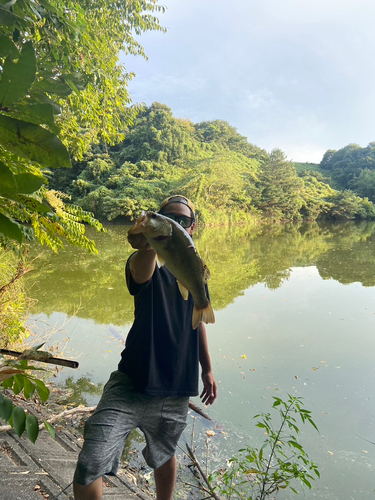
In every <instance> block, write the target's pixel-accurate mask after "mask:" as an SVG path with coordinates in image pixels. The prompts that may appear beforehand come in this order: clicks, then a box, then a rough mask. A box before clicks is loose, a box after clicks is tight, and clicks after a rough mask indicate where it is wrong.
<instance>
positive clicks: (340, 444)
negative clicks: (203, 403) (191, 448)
mask: <svg viewBox="0 0 375 500" xmlns="http://www.w3.org/2000/svg"><path fill="white" fill-rule="evenodd" d="M126 231H127V228H125V227H110V228H109V232H108V234H107V235H106V234H104V235H96V234H93V236H94V237H95V238H96V241H97V244H98V247H99V250H100V254H99V256H90V255H87V254H86V253H84V252H83V251H80V250H77V249H74V248H69V249H67V250H66V251H65V252H63V253H60V254H59V255H51V254H50V253H48V252H46V253H45V254H44V255H43V256H42V257H41V258H40V259H39V260H38V261H36V270H35V272H34V273H33V275H30V278H29V281H28V283H29V286H30V293H31V294H33V296H34V297H35V299H37V300H38V301H37V302H36V303H35V304H34V305H33V311H32V312H33V313H34V316H33V319H35V317H36V316H37V315H38V314H39V315H41V316H42V317H43V318H42V319H43V320H44V321H45V322H46V324H49V325H51V324H54V325H57V324H65V323H64V318H65V317H66V316H68V317H69V316H71V315H72V314H73V313H74V312H75V310H76V308H77V307H78V306H79V305H80V306H81V308H80V309H79V310H78V311H77V312H76V316H75V317H74V318H71V320H70V322H69V323H68V324H65V327H64V329H65V330H66V331H65V332H61V335H60V334H59V335H60V337H61V339H65V337H67V338H70V342H69V344H68V346H67V347H66V350H65V351H64V354H65V356H62V357H70V358H73V359H77V360H78V361H79V363H80V369H79V370H77V371H75V372H73V373H72V372H71V371H65V372H60V373H59V382H60V383H61V382H62V381H64V380H66V379H67V377H68V378H70V377H71V376H72V375H73V377H74V378H75V379H78V380H82V382H81V383H80V384H79V388H78V389H77V392H76V396H75V397H76V398H83V399H84V400H85V401H86V402H87V403H88V404H89V405H93V404H95V403H96V402H97V399H98V397H99V396H98V395H97V394H96V393H95V391H94V389H92V390H93V391H94V393H90V387H89V385H90V383H89V382H88V381H91V382H92V383H93V384H95V388H97V389H98V390H99V387H100V386H99V384H101V383H103V382H105V381H106V380H107V378H108V376H109V373H110V372H111V371H112V370H113V369H115V368H116V366H117V363H118V361H119V357H120V352H121V350H122V348H123V341H122V339H121V337H122V338H126V334H127V330H128V328H129V326H130V322H131V320H132V316H133V312H132V311H133V303H132V298H131V297H130V296H129V294H128V293H127V291H126V286H125V280H124V276H123V273H124V265H125V262H126V259H127V256H128V255H129V254H130V252H131V251H132V250H131V248H130V247H129V245H128V244H127V242H126ZM374 234H375V223H373V222H371V223H366V222H362V223H353V222H350V223H336V224H328V223H325V224H316V223H314V224H303V225H300V226H296V225H289V226H282V225H279V226H274V227H261V228H258V229H257V230H255V229H254V228H247V227H232V228H212V229H211V228H210V229H207V230H205V231H201V232H199V233H198V234H197V238H196V242H197V247H198V250H199V252H200V254H201V255H202V257H203V258H204V259H205V260H206V262H207V264H208V266H209V267H210V269H211V273H212V279H211V280H210V292H211V297H212V301H213V305H214V308H215V309H216V319H217V321H216V323H215V324H214V325H209V328H208V332H209V343H210V352H211V358H212V364H213V367H214V372H215V375H216V378H217V381H218V384H219V398H218V400H217V402H216V403H215V405H213V407H212V408H210V409H209V410H208V411H209V413H210V416H211V417H213V419H214V421H215V422H214V425H216V424H220V425H222V426H224V427H223V429H224V431H225V433H224V434H222V433H221V432H219V430H218V432H217V433H216V435H215V437H214V439H213V440H212V443H213V445H214V444H215V445H216V446H217V447H218V451H217V454H218V457H219V458H220V463H225V458H226V457H228V456H230V455H231V454H232V453H234V452H236V451H237V450H238V449H239V448H240V447H243V445H248V444H249V443H250V444H251V443H253V444H255V445H259V444H260V441H261V439H262V434H261V433H259V432H258V431H259V429H258V431H254V426H253V422H252V416H253V415H255V414H256V413H259V412H262V411H269V410H270V408H271V406H272V403H273V399H272V396H273V395H275V396H278V397H282V398H283V399H286V397H287V394H293V395H298V396H302V397H303V398H304V399H305V403H306V407H307V408H308V409H310V410H312V411H313V417H314V421H315V422H316V423H317V425H318V427H319V429H320V431H321V434H320V435H319V436H318V437H317V436H316V434H315V433H312V434H309V433H308V431H307V432H306V431H304V435H303V440H304V441H303V444H304V447H305V449H306V450H307V451H308V452H309V455H310V456H311V458H312V459H313V460H315V461H316V462H318V463H319V465H320V467H321V472H322V479H321V481H319V484H317V485H315V486H314V488H313V490H312V491H311V492H310V493H308V494H306V495H305V497H304V498H308V499H309V500H310V499H312V498H317V497H318V498H324V499H329V500H336V499H337V498H355V499H356V500H357V499H359V498H368V496H369V494H370V493H371V492H372V491H373V489H374V486H375V483H374V481H373V479H372V477H373V474H372V472H371V471H372V470H373V469H374V467H375V455H374V453H375V452H374V450H375V449H374V447H373V445H371V444H370V443H369V442H368V441H371V442H373V441H374V436H375V429H374V418H375V406H374V398H373V388H374V384H375V367H374V360H373V353H374V351H375V336H374V334H373V332H374V320H375V288H372V287H373V286H375V279H374V269H375V266H373V263H374V259H375V237H374ZM33 283H35V284H33ZM343 285H345V286H343ZM36 313H38V314H36ZM59 335H54V337H53V342H56V341H57V340H58V339H59ZM67 349H71V352H67ZM87 377H89V378H87ZM63 383H65V382H63ZM70 384H71V386H72V387H73V386H74V380H72V381H71V382H70V380H69V382H68V385H69V387H70ZM87 389H89V390H87ZM80 390H81V392H79V391H80ZM196 402H197V403H198V400H196ZM191 420H192V419H191V417H189V421H191ZM202 425H204V423H203V424H202ZM215 430H216V429H215ZM195 434H196V436H197V442H198V444H199V445H200V449H201V450H204V449H205V442H206V440H207V434H206V432H205V429H204V428H200V427H198V426H197V427H196V429H195ZM183 439H186V440H187V441H188V442H189V440H190V435H186V436H185V437H184V438H183ZM305 445H306V446H305ZM132 446H133V445H132ZM134 446H135V447H136V448H137V447H139V448H141V447H142V444H141V443H136V445H134ZM127 451H128V450H127ZM220 453H221V454H222V455H220ZM133 456H134V454H132V453H128V455H127V460H130V459H132V457H133ZM282 498H283V499H284V500H285V499H288V500H289V496H285V494H284V493H283V497H282Z"/></svg>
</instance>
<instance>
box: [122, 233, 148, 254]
mask: <svg viewBox="0 0 375 500" xmlns="http://www.w3.org/2000/svg"><path fill="white" fill-rule="evenodd" d="M128 242H129V243H130V244H131V246H132V247H133V248H135V249H136V250H151V246H150V244H149V242H148V241H147V240H146V238H145V237H144V235H143V234H142V233H139V234H128Z"/></svg>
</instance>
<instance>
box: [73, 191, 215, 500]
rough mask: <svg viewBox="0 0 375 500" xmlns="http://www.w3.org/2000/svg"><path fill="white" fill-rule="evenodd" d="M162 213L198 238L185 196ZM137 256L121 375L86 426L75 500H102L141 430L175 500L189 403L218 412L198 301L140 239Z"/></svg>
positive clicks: (158, 475)
mask: <svg viewBox="0 0 375 500" xmlns="http://www.w3.org/2000/svg"><path fill="white" fill-rule="evenodd" d="M159 213H161V214H163V215H166V216H167V217H170V218H172V219H173V220H175V221H176V222H178V223H179V224H180V225H181V226H182V227H183V228H184V229H185V230H186V232H187V233H188V234H189V235H190V236H192V235H193V233H194V230H195V213H194V206H193V204H192V203H191V201H190V200H188V199H187V198H185V197H184V196H179V195H178V196H172V197H170V198H167V199H166V200H164V202H163V203H162V204H161V207H160V210H159ZM128 239H129V243H130V244H131V245H132V247H133V248H135V249H137V250H138V251H137V252H135V253H133V254H132V255H131V256H130V257H129V259H128V262H127V264H126V271H125V272H126V281H127V285H128V289H129V292H130V293H131V294H132V295H134V302H135V319H134V323H133V326H132V328H131V330H130V331H129V334H128V337H127V340H126V347H125V349H124V351H123V352H122V355H121V356H122V359H121V361H120V363H119V367H118V371H116V372H114V373H112V375H111V378H110V380H109V381H108V382H107V384H106V386H105V387H104V392H103V396H102V398H101V400H100V402H99V404H98V407H97V409H96V411H95V413H94V414H93V415H92V416H91V417H90V418H89V419H88V420H87V422H86V426H85V441H84V445H83V449H82V451H81V453H80V456H79V459H78V464H77V468H76V472H75V476H74V484H73V486H74V495H75V496H74V498H75V499H76V500H100V499H101V498H102V494H103V483H102V476H103V475H104V474H115V473H116V472H117V469H118V465H119V461H120V458H121V454H122V451H123V448H124V444H125V440H126V438H127V436H128V434H129V432H130V431H131V430H132V429H134V428H135V427H138V428H140V429H141V430H142V432H143V433H144V435H145V438H146V447H145V449H144V450H143V455H144V457H145V459H146V462H147V464H148V465H149V466H150V467H151V468H153V469H154V476H155V485H156V495H157V500H171V498H172V495H173V490H174V486H175V481H176V469H177V462H176V456H175V450H176V446H177V441H178V439H179V437H180V435H181V433H182V431H183V430H184V428H185V426H186V419H187V412H188V405H189V396H196V395H197V394H198V361H199V363H200V365H201V369H202V381H203V391H202V393H201V395H200V397H201V399H202V402H203V403H205V404H212V403H213V402H214V401H215V399H216V396H217V385H216V382H215V379H214V376H213V373H212V369H211V360H210V356H209V352H208V344H207V336H206V328H205V325H204V324H203V323H201V324H200V325H199V327H198V328H197V329H196V330H193V329H192V326H191V317H192V311H193V307H194V303H193V299H192V297H191V295H190V294H189V298H188V300H187V301H185V300H184V299H183V298H182V296H181V293H180V291H179V289H178V285H177V283H176V279H175V278H174V277H173V276H172V274H171V273H170V272H169V271H168V270H167V269H166V268H165V266H163V267H161V268H158V266H157V265H156V253H155V251H154V250H153V249H152V248H151V246H150V245H149V244H148V242H147V240H146V238H145V237H144V236H143V235H142V234H136V235H129V237H128Z"/></svg>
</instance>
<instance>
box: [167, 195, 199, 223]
mask: <svg viewBox="0 0 375 500" xmlns="http://www.w3.org/2000/svg"><path fill="white" fill-rule="evenodd" d="M171 203H181V204H182V205H186V206H187V207H189V208H190V212H191V215H192V217H193V219H195V208H194V204H193V203H192V202H191V201H190V200H189V199H188V198H186V196H182V195H180V194H176V195H174V196H169V197H168V198H166V199H165V200H164V201H163V202H162V204H161V205H160V208H159V214H161V213H163V212H165V208H166V207H167V206H168V205H170V204H171Z"/></svg>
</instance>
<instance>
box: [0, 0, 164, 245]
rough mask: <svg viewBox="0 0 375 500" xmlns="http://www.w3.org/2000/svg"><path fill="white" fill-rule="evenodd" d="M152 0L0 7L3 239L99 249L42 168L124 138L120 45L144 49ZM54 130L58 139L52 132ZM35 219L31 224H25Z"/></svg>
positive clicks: (82, 216)
mask: <svg viewBox="0 0 375 500" xmlns="http://www.w3.org/2000/svg"><path fill="white" fill-rule="evenodd" d="M156 1H157V0H129V1H127V2H114V3H113V2H110V1H109V0H80V1H78V2H68V3H66V2H63V1H62V0H53V1H52V2H51V3H47V2H46V0H39V1H36V0H22V1H16V2H8V3H6V4H2V5H1V6H0V20H1V30H0V59H1V61H0V62H1V68H2V71H1V81H0V153H1V156H2V162H0V243H1V244H2V245H3V246H4V245H7V246H12V244H13V242H17V243H21V242H22V240H23V239H25V238H31V237H32V236H36V237H37V238H38V239H39V241H40V242H41V243H46V244H48V245H49V246H50V247H52V248H53V249H54V250H57V249H58V248H61V247H62V245H63V243H62V239H61V238H66V239H67V240H68V241H69V242H70V243H73V244H78V245H83V246H86V248H88V250H90V251H95V246H94V244H93V242H92V241H90V240H88V239H87V238H86V237H85V235H84V225H83V224H82V223H83V222H86V223H89V224H91V225H93V226H95V227H96V228H97V229H98V230H103V228H102V226H101V225H100V224H99V223H98V222H97V221H95V220H94V219H93V217H92V215H91V214H90V213H86V212H84V211H83V210H82V208H81V207H78V206H74V205H70V204H68V203H66V198H65V197H64V195H62V194H61V193H59V192H57V191H51V190H48V189H47V187H46V186H47V185H48V171H49V170H50V169H53V168H57V167H70V166H71V163H70V157H69V153H68V149H67V148H69V150H70V151H71V152H72V153H73V155H75V156H76V157H81V156H82V154H83V152H84V151H87V150H88V149H89V147H90V146H91V144H92V143H95V142H99V141H104V143H107V144H110V143H113V142H114V141H117V140H118V139H119V138H121V137H123V130H124V128H125V127H126V126H127V125H128V124H129V123H131V122H132V120H133V119H134V116H135V113H136V111H137V109H136V107H135V108H129V107H128V105H129V103H130V97H129V94H128V92H127V88H126V86H127V82H128V80H129V79H130V78H132V76H133V75H132V74H129V73H126V70H125V68H124V67H123V66H121V65H119V64H118V56H119V52H120V50H124V51H125V52H126V53H128V54H138V55H143V56H144V52H143V49H142V47H141V46H140V45H139V43H138V42H136V41H135V39H134V38H133V36H132V32H133V31H135V33H137V34H140V33H141V32H143V31H146V30H148V29H157V30H161V29H162V28H161V27H160V25H159V21H158V19H157V18H156V17H154V15H153V13H154V12H160V11H163V8H162V7H159V6H157V5H156ZM58 136H59V137H60V138H58ZM28 224H31V226H32V229H31V230H30V229H29V228H28V226H27V225H28Z"/></svg>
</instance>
